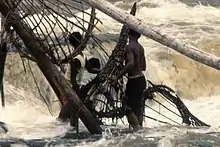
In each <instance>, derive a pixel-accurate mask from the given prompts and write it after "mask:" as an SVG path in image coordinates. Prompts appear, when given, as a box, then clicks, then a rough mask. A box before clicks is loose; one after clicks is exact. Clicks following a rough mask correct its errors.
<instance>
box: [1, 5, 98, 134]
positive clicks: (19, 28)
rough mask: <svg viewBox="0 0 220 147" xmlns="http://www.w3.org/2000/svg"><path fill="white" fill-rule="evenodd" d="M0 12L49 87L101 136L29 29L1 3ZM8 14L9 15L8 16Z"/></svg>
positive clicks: (87, 112)
mask: <svg viewBox="0 0 220 147" xmlns="http://www.w3.org/2000/svg"><path fill="white" fill-rule="evenodd" d="M0 12H1V13H2V15H3V16H4V17H7V20H8V22H11V24H10V25H12V26H13V28H14V30H15V31H16V32H17V33H18V35H19V36H20V37H21V39H22V40H23V42H24V44H25V45H26V47H27V48H28V50H29V51H30V53H31V55H32V56H33V57H34V58H35V59H36V61H37V65H38V67H39V68H40V69H41V71H42V73H43V74H44V76H45V77H46V79H47V80H48V82H49V83H50V84H51V85H54V87H56V89H57V90H58V91H59V92H60V94H61V95H62V96H64V97H65V98H66V99H68V101H69V102H71V103H72V104H73V109H74V111H75V114H77V115H78V116H79V118H80V119H81V120H82V122H83V123H84V125H85V126H86V127H87V129H88V130H89V132H90V133H92V134H101V133H102V129H101V127H100V126H99V125H98V123H97V122H96V121H95V119H94V117H93V116H92V114H91V113H90V111H89V110H88V109H87V108H86V107H85V105H84V104H83V103H82V101H81V100H80V99H79V97H78V96H77V95H76V93H75V92H74V91H73V89H72V88H71V86H70V84H69V83H68V82H67V81H66V80H65V78H64V76H63V75H62V74H61V73H60V72H59V70H58V69H57V68H56V67H55V65H54V64H53V63H52V62H51V60H50V59H49V58H48V56H46V55H45V54H44V52H43V50H42V48H46V47H45V46H44V45H43V44H39V43H37V42H36V41H35V40H34V38H36V36H35V35H34V34H33V32H32V31H31V29H30V28H28V26H27V25H26V24H25V23H24V22H23V21H22V19H21V17H20V16H19V15H18V14H16V13H15V12H14V13H13V12H12V11H10V9H9V8H8V7H7V6H6V5H5V4H4V2H3V3H0ZM9 12H10V15H9Z"/></svg>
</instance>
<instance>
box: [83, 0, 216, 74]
mask: <svg viewBox="0 0 220 147" xmlns="http://www.w3.org/2000/svg"><path fill="white" fill-rule="evenodd" d="M83 1H85V2H87V3H89V4H90V5H91V6H93V7H95V8H96V9H98V10H100V11H102V12H103V13H105V14H107V15H109V16H110V17H112V18H114V19H116V20H117V21H119V22H120V23H123V24H127V25H128V26H129V27H130V28H132V29H134V30H136V31H137V32H139V33H141V34H143V35H145V36H147V37H149V38H151V39H153V40H155V41H157V42H159V43H161V44H163V45H165V46H167V47H170V48H172V49H174V50H176V51H177V52H179V53H181V54H183V55H185V56H187V57H189V58H191V59H193V60H195V61H198V62H200V63H203V64H205V65H208V66H210V67H213V68H215V69H218V70H219V69H220V58H219V57H217V56H215V55H212V54H209V53H207V52H204V51H202V50H199V49H197V48H196V47H193V46H191V45H189V44H185V43H182V42H181V41H179V40H177V39H174V38H171V37H168V36H165V35H163V34H161V33H159V32H157V31H155V30H153V29H151V28H150V27H149V25H148V24H147V23H146V22H144V21H142V20H140V19H138V18H136V17H134V16H132V15H130V14H128V13H126V12H124V11H122V10H121V9H119V8H117V7H115V6H114V5H112V4H111V3H109V2H107V1H105V0H83Z"/></svg>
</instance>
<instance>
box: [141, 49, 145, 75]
mask: <svg viewBox="0 0 220 147" xmlns="http://www.w3.org/2000/svg"><path fill="white" fill-rule="evenodd" d="M141 49H142V50H141V55H140V57H141V59H140V60H141V70H142V71H145V70H146V58H145V55H144V48H143V47H141Z"/></svg>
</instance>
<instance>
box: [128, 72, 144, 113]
mask: <svg viewBox="0 0 220 147" xmlns="http://www.w3.org/2000/svg"><path fill="white" fill-rule="evenodd" d="M145 89H146V80H145V77H144V76H141V77H138V78H134V79H128V82H127V85H126V90H125V95H126V97H127V100H126V102H127V105H128V107H130V108H131V110H132V111H133V112H134V113H136V114H137V113H141V112H140V111H141V110H142V108H143V107H144V100H143V98H142V93H143V91H144V90H145ZM139 115H140V114H139Z"/></svg>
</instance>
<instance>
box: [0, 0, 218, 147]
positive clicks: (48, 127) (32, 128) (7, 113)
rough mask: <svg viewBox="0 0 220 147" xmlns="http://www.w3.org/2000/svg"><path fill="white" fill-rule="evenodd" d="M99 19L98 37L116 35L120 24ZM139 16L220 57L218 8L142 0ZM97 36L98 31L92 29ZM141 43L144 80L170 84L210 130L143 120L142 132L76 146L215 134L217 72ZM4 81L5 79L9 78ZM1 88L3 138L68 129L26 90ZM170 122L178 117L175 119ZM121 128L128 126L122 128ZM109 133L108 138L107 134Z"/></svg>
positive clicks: (168, 141) (163, 142)
mask: <svg viewBox="0 0 220 147" xmlns="http://www.w3.org/2000/svg"><path fill="white" fill-rule="evenodd" d="M122 4H123V7H124V6H125V5H126V4H124V3H123V2H122V1H121V2H117V4H116V5H117V6H122ZM131 4H132V3H130V4H127V5H131ZM152 5H154V7H152ZM127 7H128V6H127ZM88 11H89V10H88ZM127 11H129V10H127ZM79 15H81V14H79ZM97 16H98V17H99V18H100V19H101V20H102V22H103V25H101V24H99V26H98V27H99V28H100V29H101V30H102V33H113V34H114V33H115V34H117V33H118V32H119V31H120V29H121V27H122V25H121V24H119V23H118V22H117V21H115V20H113V19H112V18H110V17H108V16H107V15H105V14H103V13H101V12H98V14H97ZM137 17H138V18H140V19H142V20H145V21H147V22H148V23H149V27H152V28H153V29H155V30H159V31H160V32H161V33H163V34H168V35H170V36H172V37H174V38H178V39H181V40H183V41H185V42H188V43H192V44H193V45H195V46H197V47H199V48H200V49H202V50H205V51H207V52H210V53H214V54H216V55H220V54H219V49H220V47H219V46H220V44H219V45H216V44H218V42H219V38H220V36H219V33H220V26H219V23H220V22H219V18H220V9H219V8H218V7H211V6H202V5H197V6H195V7H189V6H187V5H185V4H183V3H180V2H179V1H177V0H173V1H168V0H151V1H149V0H146V1H145V0H142V1H139V2H138V12H137ZM96 33H99V32H98V31H96ZM140 42H141V44H142V45H143V46H144V48H145V54H146V57H147V69H148V71H147V72H146V77H148V78H149V79H150V80H152V81H154V82H155V83H157V84H159V83H163V84H166V85H168V86H171V87H172V88H174V89H175V90H176V91H177V92H178V94H179V95H180V96H182V97H183V98H188V100H187V99H185V100H184V102H185V104H186V106H187V107H188V108H189V110H190V111H191V112H192V113H193V114H194V115H195V116H197V117H198V118H199V119H201V120H202V121H204V122H206V123H208V124H210V125H212V127H211V128H200V129H189V128H182V127H176V126H173V127H169V126H168V127H167V126H163V125H161V124H160V123H157V122H155V121H151V120H146V122H145V124H144V126H145V127H149V129H147V130H144V131H143V132H141V133H140V134H134V135H131V134H126V135H123V136H120V137H114V138H113V139H105V138H103V139H101V140H98V141H96V142H93V143H87V142H84V143H81V144H79V146H84V147H86V146H96V147H97V146H134V145H138V146H141V145H142V146H143V144H144V143H145V141H146V142H148V143H145V145H146V144H149V137H150V136H157V137H159V138H160V136H166V137H162V138H163V139H158V140H157V141H156V142H157V143H158V142H159V144H158V146H160V147H162V146H173V145H174V144H175V143H174V142H173V141H172V140H175V139H176V140H178V139H179V142H181V137H182V138H184V137H185V136H184V135H185V134H187V133H189V134H190V133H198V134H199V133H207V132H215V131H219V128H218V126H219V121H220V119H219V116H218V114H219V112H220V100H219V98H220V96H219V95H218V94H219V84H220V80H219V79H220V74H219V73H218V71H216V70H214V69H211V68H209V67H206V66H203V65H200V64H198V63H196V62H194V61H192V60H189V59H188V58H185V57H184V56H182V55H179V54H178V53H176V52H174V51H172V50H171V49H168V48H166V47H164V46H162V45H160V44H158V43H156V42H154V41H152V40H150V39H147V38H146V37H142V38H141V39H140ZM114 45H115V43H109V44H108V43H107V44H106V45H104V46H105V47H106V49H107V50H108V51H109V50H111V49H112V48H113V47H114ZM6 68H7V66H6ZM7 76H8V77H10V76H9V73H8V75H6V78H7ZM5 80H6V81H7V79H5ZM15 80H16V78H15ZM17 80H18V79H17ZM5 89H6V91H5V93H6V98H7V101H8V103H7V106H6V109H5V110H1V111H0V112H1V113H0V114H1V115H0V120H1V121H5V122H6V123H8V124H9V126H10V132H9V133H8V134H6V135H4V136H3V137H5V138H7V137H18V138H25V139H29V138H46V137H55V136H62V135H64V133H65V132H67V131H68V130H69V129H70V127H69V126H68V125H67V124H58V123H57V122H56V121H55V116H51V115H50V114H49V113H48V110H47V108H46V106H45V104H44V103H42V101H41V100H38V99H36V98H35V95H32V94H31V93H30V92H27V89H19V88H17V87H14V86H13V85H12V83H10V84H9V83H6V84H5ZM147 103H150V105H152V106H153V107H154V108H155V109H157V110H160V112H162V113H163V114H165V115H169V116H171V117H172V115H171V114H170V113H169V112H167V111H165V110H163V109H162V108H159V107H158V105H156V104H152V102H147ZM146 114H149V116H152V117H156V118H158V119H160V118H162V117H161V116H160V115H159V114H156V113H153V112H152V111H150V110H146ZM173 119H178V118H176V117H173ZM119 126H122V127H127V126H125V125H122V124H119ZM107 134H108V135H109V133H107ZM195 136H196V135H195ZM186 138H187V137H186ZM183 140H184V139H183ZM141 143H143V144H141ZM150 143H152V146H153V145H154V141H151V142H150ZM156 146H157V145H156Z"/></svg>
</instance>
